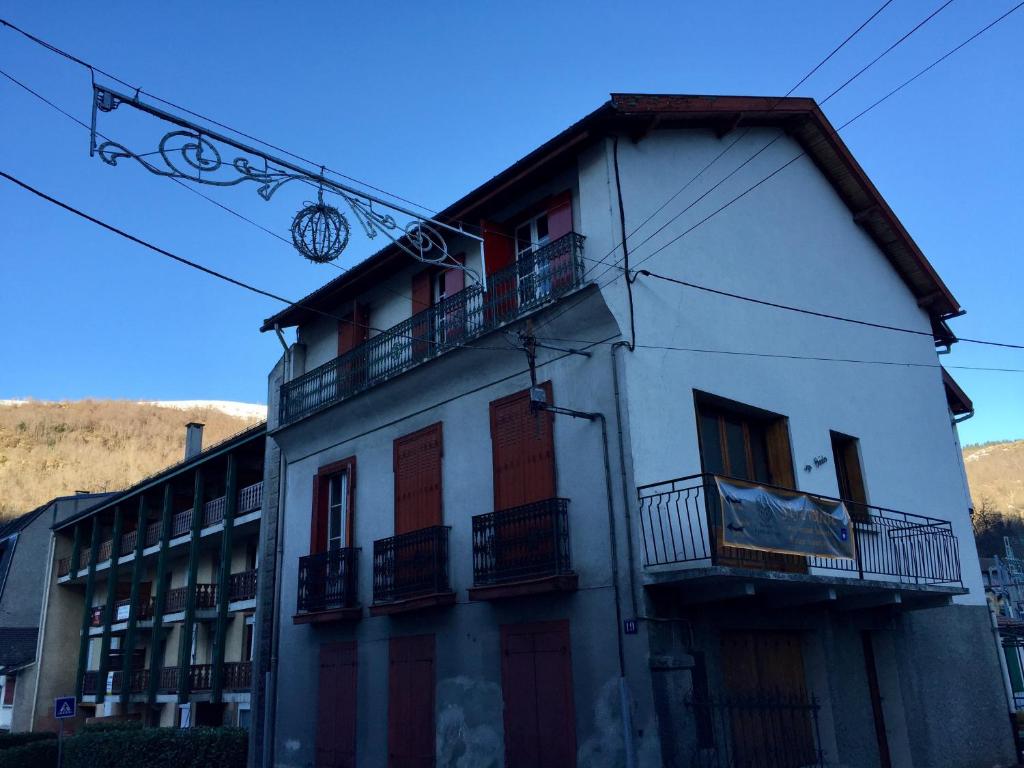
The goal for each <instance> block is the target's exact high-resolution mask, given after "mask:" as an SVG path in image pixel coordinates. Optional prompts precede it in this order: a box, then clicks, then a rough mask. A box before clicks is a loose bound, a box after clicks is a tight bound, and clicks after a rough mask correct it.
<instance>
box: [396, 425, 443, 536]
mask: <svg viewBox="0 0 1024 768" xmlns="http://www.w3.org/2000/svg"><path fill="white" fill-rule="evenodd" d="M442 446H443V443H442V433H441V424H440V422H438V423H437V424H433V425H431V426H429V427H426V428H425V429H421V430H420V431H418V432H413V433H412V434H411V435H406V436H405V437H400V438H398V439H397V440H395V444H394V472H395V535H398V534H402V533H408V532H409V531H416V530H419V529H420V528H426V527H428V526H431V525H440V524H441V457H442V452H443V447H442Z"/></svg>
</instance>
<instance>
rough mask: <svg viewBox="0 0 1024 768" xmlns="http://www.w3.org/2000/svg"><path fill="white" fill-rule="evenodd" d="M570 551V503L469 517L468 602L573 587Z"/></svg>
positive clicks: (546, 502)
mask: <svg viewBox="0 0 1024 768" xmlns="http://www.w3.org/2000/svg"><path fill="white" fill-rule="evenodd" d="M576 583H577V579H576V574H575V573H573V570H572V561H571V556H570V549H569V500H568V499H546V500H544V501H538V502H535V503H533V504H525V505H523V506H520V507H514V508H512V509H506V510H502V511H500V512H491V513H489V514H486V515H476V516H475V517H474V518H473V584H474V587H473V589H471V590H470V591H469V597H470V599H471V600H497V599H502V598H508V597H520V596H522V595H528V594H535V593H538V592H557V591H567V590H574V589H576Z"/></svg>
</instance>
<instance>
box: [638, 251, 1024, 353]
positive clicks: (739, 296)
mask: <svg viewBox="0 0 1024 768" xmlns="http://www.w3.org/2000/svg"><path fill="white" fill-rule="evenodd" d="M637 274H638V275H643V276H644V277H653V278H656V279H658V280H664V281H666V282H668V283H675V284H676V285H682V286H685V287H686V288H693V289H695V290H698V291H705V292H707V293H713V294H716V295H718V296H725V297H727V298H730V299H738V300H740V301H747V302H750V303H751V304H760V305H761V306H765V307H772V308H774V309H784V310H786V311H787V312H798V313H800V314H802V315H810V316H812V317H821V318H824V319H826V320H839V321H841V322H844V323H853V324H854V325H863V326H866V327H868V328H879V329H881V330H884V331H897V332H899V333H909V334H913V335H915V336H927V337H929V338H931V337H933V335H934V334H933V333H932V332H931V331H918V330H914V329H913V328H901V327H899V326H896V325H886V324H884V323H872V322H870V321H868V320H857V319H856V318H852V317H843V316H841V315H832V314H829V313H828V312H817V311H815V310H813V309H804V308H802V307H794V306H792V305H789V304H780V303H778V302H774V301H766V300H765V299H756V298H754V297H752V296H744V295H742V294H739V293H731V292H730V291H723V290H720V289H718V288H709V287H708V286H706V285H698V284H697V283H691V282H689V281H687V280H679V279H677V278H674V277H668V276H667V275H659V274H657V273H655V272H651V271H649V270H646V269H641V270H639V271H638V272H637ZM957 338H958V340H959V341H963V342H968V343H970V344H985V345H987V346H990V347H1004V348H1006V349H1024V344H1009V343H1006V342H1001V341H986V340H984V339H962V338H959V337H957Z"/></svg>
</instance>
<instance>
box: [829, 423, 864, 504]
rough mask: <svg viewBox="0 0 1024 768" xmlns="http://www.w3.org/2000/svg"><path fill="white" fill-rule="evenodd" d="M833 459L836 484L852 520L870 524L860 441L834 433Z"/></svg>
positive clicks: (832, 434)
mask: <svg viewBox="0 0 1024 768" xmlns="http://www.w3.org/2000/svg"><path fill="white" fill-rule="evenodd" d="M831 436H832V459H833V461H834V462H835V465H836V482H837V483H838V485H839V498H841V499H842V500H843V501H844V502H846V509H847V511H848V512H849V513H850V518H851V519H852V520H855V521H857V522H869V521H870V519H871V517H870V515H869V514H868V507H867V502H868V494H867V491H866V490H865V488H864V472H863V470H862V469H861V466H860V450H859V449H858V445H857V444H858V442H859V441H858V440H857V438H855V437H850V436H849V435H843V434H840V433H839V432H832V433H831Z"/></svg>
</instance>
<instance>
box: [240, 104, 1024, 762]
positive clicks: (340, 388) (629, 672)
mask: <svg viewBox="0 0 1024 768" xmlns="http://www.w3.org/2000/svg"><path fill="white" fill-rule="evenodd" d="M737 137H739V141H738V143H737V145H736V146H735V147H734V148H733V149H732V150H730V151H729V152H727V153H725V154H724V155H723V156H722V157H721V159H719V160H718V161H717V162H715V163H714V164H713V165H711V167H710V168H708V169H707V170H705V171H704V172H703V173H701V174H700V175H699V176H697V178H696V180H695V181H693V182H692V183H689V184H688V182H689V181H690V180H691V179H692V178H693V177H694V176H695V175H696V174H697V173H698V171H700V170H701V169H702V168H704V167H705V166H707V165H708V164H709V163H710V162H711V161H712V159H713V158H715V156H716V155H718V154H719V153H720V152H722V150H723V149H724V148H725V147H726V146H727V144H728V143H731V142H732V141H733V140H734V139H735V138H737ZM769 142H770V146H768V147H767V149H765V150H764V151H762V152H760V154H758V155H757V156H756V158H755V159H754V160H752V161H750V162H749V163H748V164H747V165H746V166H745V167H744V168H743V169H742V170H740V171H739V172H737V173H736V174H735V175H733V176H731V177H730V178H728V179H727V180H726V181H724V182H723V183H722V184H721V185H720V186H717V187H714V185H716V183H717V182H719V180H721V179H723V177H725V176H726V174H728V173H729V172H730V171H732V170H733V169H735V168H737V166H739V165H740V164H741V163H742V162H743V161H745V160H747V158H749V157H750V156H751V155H753V154H754V153H755V152H756V151H757V150H759V149H761V148H762V147H763V146H765V145H766V144H769ZM801 153H802V156H800V157H799V159H797V160H796V161H795V162H793V163H792V164H790V165H789V166H788V167H786V168H785V170H783V171H780V172H779V173H778V174H777V175H776V176H774V177H773V178H772V179H771V180H770V181H768V182H767V183H765V184H763V185H760V186H758V187H756V188H755V189H753V190H752V191H750V192H749V193H748V194H746V195H744V196H742V197H740V198H739V199H738V200H737V202H736V203H735V204H733V205H730V206H728V207H727V208H724V209H723V210H721V211H720V212H718V213H717V214H715V215H714V216H712V218H709V219H708V218H707V217H709V216H711V214H712V213H713V212H716V211H718V210H719V209H720V208H722V206H724V205H725V204H726V203H728V202H729V201H730V200H732V199H734V198H736V197H737V196H738V195H740V194H741V193H742V192H744V190H746V189H748V188H749V187H751V186H752V185H753V184H754V183H755V182H756V181H758V180H760V179H762V178H764V177H765V176H767V175H768V174H769V173H771V172H772V171H774V170H775V169H777V168H779V167H780V166H782V165H783V164H784V163H786V162H787V161H789V160H790V159H792V158H794V157H795V156H798V155H801ZM687 184H688V186H687ZM713 187H714V188H713ZM681 188H683V191H682V192H681V193H680V189H681ZM709 190H710V191H709ZM705 192H707V193H708V194H707V195H706V196H705V194H704V193H705ZM669 200H671V202H669V203H668V205H666V206H665V207H664V208H663V209H662V208H661V206H662V205H663V204H665V202H666V201H669ZM691 204H692V207H690V206H691ZM684 208H686V209H687V210H686V211H685V213H683V214H682V215H679V216H676V214H678V213H679V212H680V211H682V210H683V209H684ZM651 214H655V215H654V216H653V218H651V219H650V221H648V220H647V219H648V217H649V216H651ZM439 219H440V220H442V221H449V222H455V221H462V222H468V223H469V224H470V225H472V231H482V232H483V240H484V249H483V253H484V255H485V259H484V258H482V254H481V248H480V246H479V244H478V243H477V242H476V241H475V240H473V239H471V238H463V239H461V240H460V239H459V238H453V239H452V240H453V241H450V242H449V247H450V251H451V252H452V253H453V254H460V257H461V258H463V259H464V263H465V265H466V266H467V267H468V268H469V270H472V271H474V272H476V273H478V274H479V273H485V274H486V276H487V290H486V292H485V291H483V290H482V288H481V287H479V286H477V285H476V284H474V283H472V281H471V280H469V279H467V277H466V274H465V273H463V272H462V271H460V270H458V269H446V270H443V269H439V268H431V267H426V266H425V265H424V264H422V263H418V262H415V261H413V260H411V259H410V258H409V257H408V256H406V255H405V254H404V253H403V252H402V251H401V250H399V249H398V248H394V247H392V248H386V249H384V250H383V251H381V252H379V253H377V254H376V255H374V256H372V257H371V258H369V259H367V260H366V261H364V262H362V263H361V264H359V265H357V266H355V267H354V268H352V269H351V270H349V271H348V272H346V273H345V274H343V275H341V276H339V277H337V278H336V279H334V280H333V281H331V282H330V283H328V284H327V285H325V286H324V287H323V288H321V289H320V290H318V291H316V292H314V293H313V294H311V295H310V296H308V297H306V298H305V299H303V300H302V301H301V302H300V304H299V305H296V306H294V307H292V308H289V309H287V310H285V311H283V312H281V313H280V314H278V315H276V316H275V317H273V318H270V319H268V320H267V321H266V322H265V323H264V326H263V330H272V329H274V328H276V327H290V326H297V328H298V341H297V343H296V344H295V345H294V346H293V347H291V349H290V350H289V352H288V354H287V355H286V356H285V358H284V359H283V360H282V362H281V363H279V365H278V366H277V367H276V368H275V369H274V371H273V372H272V374H271V377H270V400H269V402H270V406H271V407H270V412H271V420H270V424H269V432H268V434H269V437H270V439H269V440H268V446H270V448H269V449H268V466H267V470H266V473H265V474H266V494H265V505H264V527H263V536H264V542H263V546H262V548H261V552H262V553H263V555H262V556H263V558H264V559H263V562H262V565H261V568H260V573H261V585H262V586H261V594H260V597H259V603H260V609H261V610H262V611H263V614H262V618H261V619H259V621H260V623H261V626H260V628H259V629H258V630H257V632H258V640H257V644H258V646H259V648H258V655H257V670H256V677H255V679H256V680H257V681H258V682H257V683H256V685H257V687H258V689H259V691H258V693H259V698H260V700H261V706H262V707H263V711H262V714H260V713H259V712H258V711H254V716H253V718H254V723H253V725H254V728H253V742H252V746H253V749H252V752H253V755H254V759H255V760H256V761H257V764H263V765H276V766H308V765H316V766H342V765H344V766H348V765H355V764H358V765H365V766H376V765H381V766H383V765H385V764H387V765H394V766H405V765H417V766H421V765H435V764H436V765H453V766H455V765H458V766H462V765H467V766H468V765H473V766H477V765H480V766H484V765H495V766H497V765H506V766H520V765H530V766H536V765H543V766H548V765H550V766H564V765H581V766H606V765H607V766H615V765H630V766H632V765H643V766H656V765H673V766H675V765H679V766H690V765H694V766H708V765H714V766H725V765H758V766H775V765H778V766H783V765H784V766H791V765H819V764H827V765H842V766H878V765H883V766H888V765H892V766H991V765H994V764H999V763H1002V764H1006V763H1009V762H1012V761H1013V760H1014V757H1013V745H1012V743H1011V734H1010V729H1009V727H1008V722H1007V718H1006V713H1007V708H1006V707H1007V705H1006V700H1005V697H1004V696H1003V691H1002V683H1001V679H1000V670H999V666H998V661H997V656H996V650H995V645H994V643H992V642H991V633H990V626H989V618H988V613H987V609H986V606H985V595H984V590H983V588H982V582H981V575H980V570H979V565H978V558H977V554H976V551H975V547H974V544H973V539H972V536H971V526H970V520H969V514H968V495H967V490H966V487H965V480H964V474H963V471H962V465H961V460H960V449H959V445H958V441H957V435H956V427H955V423H954V413H961V412H965V411H968V410H969V408H970V406H969V402H968V401H966V400H965V398H964V396H963V394H962V392H960V390H959V388H958V387H956V386H955V384H954V383H953V382H952V380H951V379H949V378H948V377H946V376H944V374H943V371H942V369H941V368H940V367H939V358H938V357H937V354H936V350H937V348H940V349H941V348H945V347H947V346H948V345H950V344H952V343H953V342H954V341H955V336H954V335H953V333H952V332H951V330H950V329H949V328H948V326H947V325H946V321H947V320H948V319H949V318H952V317H955V316H956V315H958V314H960V312H961V310H960V307H959V305H958V303H957V302H956V300H955V299H954V298H953V296H952V294H951V293H950V291H949V290H948V289H947V288H946V286H945V285H944V284H943V283H942V281H941V279H940V278H939V277H938V276H937V275H936V274H935V272H934V270H933V269H932V268H931V266H930V265H929V264H928V262H927V260H926V259H925V257H924V255H923V254H922V253H921V252H920V250H919V248H918V247H917V245H916V244H915V243H914V241H913V239H912V238H911V237H910V235H909V234H908V233H907V232H906V231H905V229H904V228H903V227H902V225H901V224H900V223H899V221H898V220H897V219H896V216H895V214H893V212H892V211H891V210H890V208H889V207H888V205H887V204H886V202H885V201H884V200H883V199H882V197H881V196H880V195H879V193H878V191H877V190H876V189H875V188H874V186H873V185H872V184H871V182H870V181H869V180H868V179H867V177H866V176H865V174H864V172H863V170H862V169H861V168H860V166H859V165H858V164H857V162H856V161H855V160H854V159H853V158H852V156H851V155H850V154H849V151H848V150H847V149H846V147H845V146H844V145H843V143H842V141H841V140H840V139H839V138H838V137H837V135H836V134H835V132H834V130H833V129H832V128H831V126H830V125H829V124H828V122H827V120H826V119H825V118H824V116H823V115H822V113H821V111H820V110H819V109H818V108H817V106H816V105H815V104H814V102H813V101H810V100H807V99H793V98H789V99H770V98H733V97H684V96H647V95H628V94H616V95H613V96H612V99H611V100H610V101H609V102H608V103H606V104H605V105H603V106H601V107H600V108H599V109H598V110H596V111H595V112H593V113H591V114H590V115H588V116H586V117H585V118H583V119H582V120H581V121H580V122H578V123H576V124H575V125H573V126H571V127H570V128H569V129H567V130H566V131H565V132H563V133H561V134H559V135H558V136H556V137H555V138H554V139H552V140H551V141H549V142H548V143H546V144H544V145H543V146H541V147H540V148H538V149H537V150H535V151H534V152H532V153H530V154H529V155H528V156H527V157H525V158H523V159H522V160H520V161H519V162H517V163H516V164H515V165H513V166H512V167H510V168H508V169H506V170H505V171H503V172H502V173H500V174H498V175H497V176H495V177H494V178H493V179H491V180H490V181H488V182H486V183H485V184H483V185H482V186H480V187H479V188H477V189H476V190H474V191H473V192H471V193H470V194H468V195H467V196H466V197H464V198H463V199H462V200H460V201H458V202H456V203H455V204H453V205H452V206H450V207H449V208H448V209H446V210H445V211H443V212H442V213H441V214H440V215H439ZM705 219H707V221H706V222H704V220H705ZM702 222H703V223H702ZM477 226H479V227H480V229H479V230H477V229H476V227H477ZM634 231H636V234H635V235H632V234H630V233H633V232H634ZM627 234H630V237H629V239H628V243H629V250H630V253H629V254H628V258H629V265H630V267H631V270H633V271H632V272H631V276H632V277H633V278H634V280H633V281H632V282H628V281H627V280H626V279H625V275H624V272H623V270H622V269H620V268H618V266H617V265H618V264H619V263H620V262H621V261H622V259H623V258H624V257H625V256H626V254H624V253H623V248H622V246H621V243H622V241H623V239H624V237H625V236H626V235H627ZM637 269H642V270H650V272H651V273H653V274H644V273H640V274H637V273H636V271H635V270H637ZM664 278H668V279H664ZM673 281H683V282H685V283H690V284H693V285H697V286H703V287H704V288H711V289H714V290H715V291H723V292H727V293H731V294H736V295H739V296H745V297H753V298H756V299H758V300H760V301H762V302H772V303H775V304H781V305H789V306H792V307H798V308H803V309H806V310H811V311H813V312H818V313H828V314H832V315H837V316H842V317H848V318H855V319H858V320H862V321H865V322H866V323H874V324H879V325H885V326H892V327H895V328H902V329H908V330H909V331H912V332H900V331H895V330H885V329H881V328H878V327H871V326H869V325H864V324H854V323H848V322H842V321H837V320H832V319H826V318H823V317H821V316H817V315H812V314H806V313H799V312H793V311H787V310H785V309H780V308H777V307H771V306H766V305H764V304H763V303H755V302H751V301H746V300H743V299H740V298H736V297H730V296H725V295H722V294H721V293H714V292H709V291H707V290H703V289H701V288H694V287H692V285H691V286H686V285H681V284H679V282H673ZM324 313H326V315H327V316H325V314H324ZM331 316H333V317H331ZM333 318H342V319H341V321H340V322H339V321H338V320H336V319H333ZM527 323H529V324H527ZM520 332H529V333H532V335H533V336H534V337H535V338H536V340H537V343H538V348H537V349H536V363H537V365H536V378H537V383H538V384H539V385H540V388H541V389H543V390H544V391H545V392H546V394H545V397H546V399H547V400H548V404H549V405H551V404H553V406H554V407H555V411H556V412H553V411H552V410H550V409H548V410H543V411H540V410H537V409H535V408H531V404H530V403H531V394H530V387H531V378H530V373H529V367H528V364H527V355H526V354H525V353H524V352H523V351H522V350H521V349H518V347H519V346H520V344H519V342H520V339H521V338H522V337H520V336H518V335H517V334H519V333H520ZM634 342H635V346H634ZM580 353H583V354H580ZM850 360H859V361H868V362H860V363H855V362H849V361H850ZM891 363H895V364H891ZM534 399H536V396H535V397H534ZM570 411H571V412H573V413H569V412H570ZM713 475H727V476H732V477H735V478H739V479H741V480H748V481H755V482H757V483H760V484H761V485H762V487H768V491H769V494H770V495H771V494H773V498H775V499H776V500H778V499H786V498H789V499H793V498H796V499H797V500H798V501H799V500H803V499H805V498H806V497H804V496H801V495H800V494H801V493H803V494H817V495H821V496H824V497H839V498H844V499H845V500H846V502H847V504H846V505H845V507H844V508H845V509H848V511H849V514H850V517H852V523H851V522H849V520H847V521H846V522H845V523H844V524H843V526H842V535H841V538H842V539H843V543H842V545H841V546H843V547H850V546H852V547H853V549H852V550H851V551H852V552H854V557H853V558H852V559H828V558H823V557H806V556H796V555H792V554H789V555H784V554H777V553H766V552H764V551H760V550H757V549H750V548H745V549H740V548H736V547H731V546H726V545H724V544H723V543H722V538H721V537H723V536H724V535H732V534H724V533H723V530H722V525H721V509H720V504H719V497H718V494H717V491H716V490H715V485H714V480H713V477H712V476H713ZM775 486H781V487H782V490H777V489H774V488H773V487H775ZM785 489H790V491H792V492H787V490H785ZM819 504H822V505H825V506H827V505H828V501H827V500H826V501H819ZM275 507H276V513H275ZM837 514H841V513H837ZM740 528H742V526H739V527H737V530H740ZM783 533H784V534H786V535H791V534H792V531H791V530H790V531H783ZM791 538H792V536H791ZM848 539H849V540H848ZM794 542H795V539H794V540H793V541H790V542H789V543H788V544H786V545H785V546H786V547H791V548H795V549H791V551H811V550H805V549H802V548H801V547H804V546H807V545H806V544H800V543H799V542H796V543H794ZM782 548H785V547H782ZM814 551H816V550H814ZM271 577H275V578H271ZM272 606H276V611H271V610H268V609H270V608H271V607H272ZM275 615H276V618H277V624H276V626H275V625H274V622H273V618H272V617H273V616H275ZM979 648H981V649H983V651H982V652H981V653H979V652H978V650H977V649H979ZM984 649H989V652H988V653H986V652H984ZM268 673H269V674H268ZM954 692H955V695H954ZM622 702H628V707H623V706H622Z"/></svg>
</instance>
